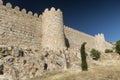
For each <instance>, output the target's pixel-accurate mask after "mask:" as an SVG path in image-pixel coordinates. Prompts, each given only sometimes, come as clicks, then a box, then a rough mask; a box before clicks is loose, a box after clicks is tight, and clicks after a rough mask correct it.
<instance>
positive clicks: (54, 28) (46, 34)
mask: <svg viewBox="0 0 120 80" xmlns="http://www.w3.org/2000/svg"><path fill="white" fill-rule="evenodd" d="M63 26H64V25H63V15H62V12H61V11H60V9H57V10H55V8H53V7H52V8H51V9H50V10H48V9H45V11H44V12H43V15H42V42H41V44H42V48H48V49H51V50H63V49H65V48H66V46H65V37H64V30H63V29H64V27H63Z"/></svg>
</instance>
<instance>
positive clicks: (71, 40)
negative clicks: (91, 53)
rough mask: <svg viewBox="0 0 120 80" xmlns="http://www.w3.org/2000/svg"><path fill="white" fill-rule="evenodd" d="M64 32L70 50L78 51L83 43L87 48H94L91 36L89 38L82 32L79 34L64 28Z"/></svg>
mask: <svg viewBox="0 0 120 80" xmlns="http://www.w3.org/2000/svg"><path fill="white" fill-rule="evenodd" d="M64 32H65V36H66V39H67V40H68V44H69V47H70V48H78V49H80V46H81V44H82V43H83V42H87V45H86V47H87V48H95V42H94V37H93V36H90V35H88V34H85V33H83V32H79V31H77V30H74V29H72V28H69V27H66V26H65V27H64Z"/></svg>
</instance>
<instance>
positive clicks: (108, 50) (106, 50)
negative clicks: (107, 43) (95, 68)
mask: <svg viewBox="0 0 120 80" xmlns="http://www.w3.org/2000/svg"><path fill="white" fill-rule="evenodd" d="M112 52H113V50H111V49H105V53H112Z"/></svg>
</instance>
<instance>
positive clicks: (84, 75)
mask: <svg viewBox="0 0 120 80" xmlns="http://www.w3.org/2000/svg"><path fill="white" fill-rule="evenodd" d="M119 67H120V65H112V66H110V65H109V66H102V67H101V66H96V67H94V68H90V69H89V71H85V72H82V71H70V70H68V71H66V72H59V71H55V72H48V73H47V74H46V75H44V76H41V77H36V78H34V79H31V80H120V68H119Z"/></svg>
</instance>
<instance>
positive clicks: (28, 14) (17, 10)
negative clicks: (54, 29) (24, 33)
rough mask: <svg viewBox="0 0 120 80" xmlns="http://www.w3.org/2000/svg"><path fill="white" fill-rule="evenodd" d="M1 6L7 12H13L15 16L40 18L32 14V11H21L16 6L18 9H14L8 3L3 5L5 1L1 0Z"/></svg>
mask: <svg viewBox="0 0 120 80" xmlns="http://www.w3.org/2000/svg"><path fill="white" fill-rule="evenodd" d="M0 6H1V7H4V8H5V9H6V10H8V11H11V12H13V14H17V15H21V16H28V17H31V18H40V15H38V14H37V13H34V14H33V13H32V11H28V12H27V10H26V9H21V10H20V8H19V7H18V6H16V7H14V8H13V7H12V5H11V3H6V4H5V5H3V1H2V0H0Z"/></svg>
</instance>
